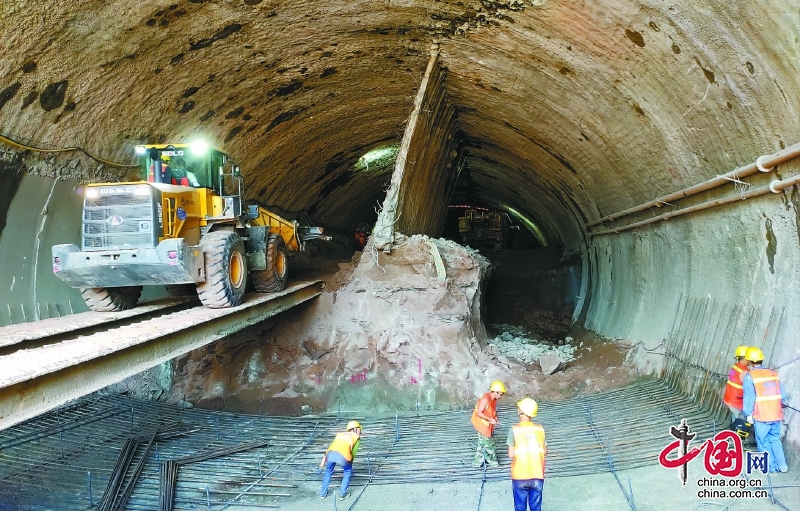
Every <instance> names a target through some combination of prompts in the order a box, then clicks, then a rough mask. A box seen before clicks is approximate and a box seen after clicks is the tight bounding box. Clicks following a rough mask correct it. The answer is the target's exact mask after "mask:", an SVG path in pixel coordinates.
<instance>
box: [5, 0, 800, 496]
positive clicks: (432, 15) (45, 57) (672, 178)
mask: <svg viewBox="0 0 800 511" xmlns="http://www.w3.org/2000/svg"><path fill="white" fill-rule="evenodd" d="M0 20H1V21H0V26H2V28H3V33H4V34H6V36H5V41H4V50H5V51H4V59H3V60H2V61H1V62H0V69H2V71H3V72H2V74H1V75H0V255H1V256H2V258H1V259H2V261H3V270H2V271H0V327H5V326H13V325H19V324H24V323H33V322H36V321H40V320H45V319H50V318H61V317H68V316H70V315H72V314H78V313H82V312H85V311H87V310H88V308H87V306H86V304H85V303H84V300H83V298H82V297H81V292H80V291H79V290H78V289H75V288H73V287H70V286H69V285H66V284H65V283H64V282H62V281H61V280H60V279H59V278H57V277H56V276H55V275H54V273H53V260H52V253H51V247H52V246H53V245H57V244H62V243H77V242H78V239H79V236H80V231H81V218H82V213H81V209H82V207H83V201H84V193H85V191H86V189H87V185H90V184H93V183H109V184H118V183H130V182H138V181H140V180H143V179H144V178H143V176H142V175H140V174H138V172H139V170H140V167H139V163H138V160H137V155H136V153H135V148H136V147H137V146H142V145H153V144H162V145H163V144H170V143H179V142H180V143H184V142H191V141H195V140H202V141H204V142H206V143H207V144H208V145H209V146H211V147H214V148H218V149H220V150H224V152H225V153H226V154H227V155H229V156H230V157H231V158H232V159H235V162H236V164H237V165H238V167H239V168H240V169H241V176H242V185H243V190H244V191H243V195H242V196H243V198H245V199H246V200H247V201H248V203H250V204H258V205H260V206H263V207H264V208H266V209H269V210H271V211H274V212H276V213H277V214H278V215H280V216H282V217H284V218H286V219H288V220H289V221H295V220H296V221H297V222H299V223H301V224H303V225H313V226H319V227H323V228H324V229H325V233H326V234H327V235H329V236H330V237H331V239H330V240H329V241H317V240H315V241H314V242H311V243H309V250H308V252H309V253H308V254H307V255H304V256H300V257H299V258H298V261H299V262H297V265H298V266H297V267H298V268H300V270H299V273H294V274H293V273H290V280H291V279H292V278H296V277H294V275H300V276H305V277H307V278H322V279H323V280H324V281H325V283H326V286H327V290H326V291H325V292H324V293H323V294H322V295H321V296H320V297H318V298H316V299H315V300H316V301H315V302H314V303H313V304H312V303H311V302H309V303H307V304H304V305H302V306H298V307H297V308H296V309H292V310H289V311H286V312H284V313H282V314H281V315H279V316H276V317H275V318H272V319H269V320H265V321H263V322H262V323H260V324H257V325H250V326H248V327H247V328H243V329H242V330H241V331H240V332H238V333H234V334H232V335H230V336H228V337H227V338H226V339H224V340H222V341H216V342H215V343H214V344H213V345H208V346H206V347H202V348H198V349H197V350H195V351H193V352H192V353H190V354H186V355H184V356H182V357H180V358H178V359H175V360H173V361H171V362H169V363H165V364H163V365H161V366H159V367H158V368H155V369H153V370H151V371H150V372H148V373H146V374H143V375H140V376H138V377H136V378H134V380H135V381H133V383H131V380H126V381H127V382H128V383H123V384H120V385H122V387H123V388H124V389H125V390H129V388H130V387H131V386H136V385H138V386H139V388H140V389H141V388H155V389H159V390H157V391H155V390H154V391H153V395H151V396H149V397H159V396H161V394H165V395H166V394H170V396H171V401H170V405H171V406H179V407H180V406H188V405H191V404H194V405H198V406H199V408H208V409H215V410H217V409H222V410H227V411H229V412H231V411H235V412H243V413H266V412H267V411H268V412H269V413H270V414H274V415H288V416H302V415H304V414H305V415H307V414H308V413H309V410H310V411H312V412H314V413H334V414H336V413H338V414H339V415H340V414H341V410H342V404H343V403H344V406H345V409H348V410H349V409H353V410H359V412H363V411H364V410H370V411H371V412H375V413H378V414H380V413H390V412H393V411H394V412H398V410H399V411H400V412H403V411H405V412H410V411H411V412H415V413H417V414H418V413H419V412H420V408H421V407H422V408H427V409H428V411H430V412H433V411H434V410H443V409H448V410H455V409H459V407H469V408H470V410H471V407H472V405H473V404H474V399H475V398H477V397H478V396H479V395H480V394H482V393H483V392H485V388H484V387H486V385H488V383H489V381H491V380H492V379H493V376H496V377H497V378H503V379H504V380H506V381H511V382H512V383H514V384H516V385H517V390H516V391H513V390H510V391H509V396H511V397H514V398H515V399H514V401H516V399H517V398H520V399H521V398H522V397H524V396H525V395H527V394H529V393H532V394H534V397H536V395H535V394H536V393H537V392H538V393H539V394H540V396H541V398H542V399H544V401H545V402H549V401H550V400H554V401H557V400H558V399H562V398H576V399H586V398H585V397H584V398H581V397H580V396H582V395H584V391H586V392H585V395H587V396H588V395H590V394H591V392H589V391H604V390H608V389H611V388H613V387H614V386H615V385H619V384H620V383H619V382H623V381H624V382H625V383H626V384H627V383H632V382H635V381H645V380H648V381H649V379H654V380H656V381H660V382H662V383H663V384H666V385H668V386H669V388H670V389H671V391H674V392H675V393H676V394H675V395H676V396H677V395H680V396H682V398H686V397H687V396H688V398H690V399H691V400H693V401H694V402H696V403H700V404H702V405H703V406H706V404H707V403H710V402H711V401H704V400H707V399H712V398H710V397H707V396H708V395H712V394H713V395H714V396H716V397H714V398H713V407H717V408H720V409H721V410H722V412H720V413H722V414H723V415H724V413H727V412H725V409H724V405H722V402H721V400H720V399H721V392H722V389H723V388H724V385H725V377H726V375H727V372H728V369H729V368H730V366H731V364H732V361H733V360H734V359H733V350H734V349H735V348H736V347H737V346H738V345H746V346H753V347H758V348H760V349H761V350H762V351H763V354H764V355H765V360H764V362H765V364H766V366H768V367H770V368H774V369H775V370H776V371H777V373H776V374H777V375H779V377H780V383H781V388H782V395H783V398H785V399H784V402H785V404H787V405H788V407H787V408H785V409H784V412H785V416H784V418H783V419H782V433H781V436H782V439H783V440H782V442H783V446H784V449H785V451H786V455H787V458H788V460H789V462H790V463H789V464H790V467H791V468H792V469H793V472H794V473H795V474H796V472H797V471H796V461H797V459H798V458H797V453H798V452H800V450H799V449H800V447H799V446H800V433H798V429H797V428H798V419H797V410H796V408H797V407H800V402H798V401H797V391H798V384H800V379H799V378H798V373H797V367H798V366H797V360H798V357H800V354H799V353H798V351H799V350H800V349H799V348H798V347H799V346H800V336H799V335H798V332H800V319H799V318H800V316H798V314H797V311H798V307H800V286H798V284H797V281H798V278H799V277H800V192H798V186H797V185H798V184H800V172H798V171H800V158H798V156H800V122H799V121H798V119H800V112H798V105H800V92H798V87H797V81H798V76H800V45H799V44H798V41H799V39H798V37H799V36H798V34H800V9H798V5H797V3H796V2H795V1H783V2H777V3H772V4H767V3H763V2H761V3H758V2H757V3H755V4H750V5H748V6H747V8H745V7H744V6H741V5H738V4H730V3H718V2H711V1H707V0H702V1H700V2H694V3H675V2H672V3H664V2H649V1H635V0H617V1H614V2H610V1H604V2H600V3H597V2H594V3H593V2H565V1H561V0H528V1H523V0H496V1H495V0H480V1H478V0H463V1H454V0H436V1H433V0H430V1H416V2H415V1H407V0H386V1H382V2H339V1H337V2H326V3H319V2H291V3H290V2H280V1H277V0H274V1H273V0H237V1H233V2H221V1H216V0H177V1H174V3H169V2H159V1H157V0H153V1H147V2H144V3H138V4H135V3H132V2H127V1H125V0H118V1H114V2H97V1H95V0H88V1H85V2H79V3H55V4H54V3H22V2H11V3H6V4H4V5H3V6H2V16H0ZM467 212H470V213H469V214H477V215H483V214H492V215H497V218H498V219H502V223H503V225H504V228H507V230H505V231H504V233H505V234H504V239H503V243H502V247H501V246H499V244H498V246H497V247H495V246H493V245H492V244H491V243H490V244H488V245H486V244H481V243H479V242H478V240H476V239H475V238H469V236H468V235H467V233H466V231H464V230H463V229H461V228H460V224H459V222H460V219H461V218H462V217H466V215H467ZM498 221H500V220H498ZM461 225H464V224H461ZM361 227H363V228H365V229H366V231H367V236H368V238H369V241H368V243H367V244H366V247H365V248H364V249H363V251H359V252H357V253H355V255H354V252H355V250H354V248H353V233H354V231H356V229H358V228H361ZM291 260H294V259H291ZM290 264H295V263H290ZM437 265H438V266H437ZM304 272H305V273H304ZM326 272H327V273H326ZM336 272H338V273H336ZM334 273H335V275H334ZM323 274H324V276H323V277H320V275H323ZM165 294H166V292H165V291H164V289H163V287H160V286H153V287H152V288H147V287H146V288H145V290H144V294H143V295H142V298H141V299H142V300H148V299H156V300H157V299H160V298H163V297H164V296H165ZM522 327H525V328H528V330H529V331H528V333H524V332H523V330H519V328H522ZM504 331H505V332H506V334H508V335H511V337H508V336H506V338H519V337H525V336H526V335H528V336H532V335H535V336H538V337H539V338H540V339H544V340H545V341H546V343H547V344H548V345H550V346H552V347H553V349H559V347H562V348H563V347H564V345H567V346H568V345H569V344H570V343H573V344H574V345H575V346H576V349H578V348H577V345H578V342H580V343H581V346H582V347H581V348H579V351H581V350H583V351H582V352H583V353H588V352H586V351H585V350H586V349H587V348H586V347H583V343H585V344H586V346H589V345H591V346H592V347H593V348H596V349H597V351H595V352H594V353H595V354H594V355H589V354H587V355H586V356H587V357H589V358H592V359H593V360H594V364H595V366H593V367H595V369H596V368H598V367H599V368H600V369H598V370H597V371H596V373H595V372H593V373H591V374H590V375H588V376H586V377H585V378H584V377H583V376H584V375H583V373H581V371H583V369H582V368H578V369H576V368H575V367H573V372H572V373H569V374H571V375H572V376H570V377H569V379H564V378H566V377H564V376H563V374H564V370H563V367H562V368H561V373H560V374H561V375H562V376H559V375H558V374H554V375H552V378H550V379H547V378H544V377H541V374H542V371H541V370H540V367H539V365H537V364H536V363H534V362H533V361H527V363H526V364H521V363H517V362H515V361H513V360H512V361H511V362H509V360H508V358H509V357H508V356H505V355H504V354H501V353H499V352H497V351H496V350H497V349H498V348H497V346H499V345H501V338H503V337H502V336H503V335H506V334H504V333H503V332H504ZM565 339H568V340H565ZM515 342H516V341H515ZM270 346H272V347H270ZM612 352H613V356H611V354H612ZM326 356H327V357H328V358H329V359H331V360H332V362H330V364H329V365H327V366H325V367H326V368H325V371H328V370H330V371H331V372H335V374H336V375H337V376H335V377H332V378H333V379H332V380H330V381H324V382H323V381H322V379H325V378H328V376H325V375H326V374H328V373H326V372H324V371H323V372H319V371H317V369H315V368H317V367H318V363H319V361H320V360H326V359H325V358H323V357H326ZM607 357H611V358H613V360H614V362H613V363H612V362H610V359H608V358H607ZM511 358H513V357H511ZM570 363H573V362H570ZM520 364H521V365H520ZM605 364H607V365H608V366H607V367H606V366H605ZM429 367H430V369H429ZM567 367H568V368H569V365H567ZM580 367H583V366H580ZM587 367H588V366H587ZM487 368H488V369H487ZM568 370H569V369H568ZM362 371H363V372H362ZM532 373H536V375H537V376H535V377H534V376H532ZM373 378H374V379H373ZM559 378H562V379H559ZM232 379H238V381H239V384H234V383H230V381H232ZM612 379H613V380H615V383H614V384H612V383H611V382H612ZM709 379H711V380H713V381H714V384H713V385H712V387H711V388H713V390H710V389H707V384H706V382H707V381H710V380H709ZM161 380H163V381H161ZM226 380H228V383H226ZM589 380H592V382H589ZM154 381H155V382H156V383H157V384H155V383H153V382H154ZM159 381H160V383H158V382H159ZM363 381H367V382H368V383H369V384H370V385H371V387H370V389H369V390H363V389H362V387H358V390H357V391H350V390H347V386H348V385H350V386H353V385H356V384H361V383H362V382H363ZM397 381H399V382H401V383H393V382H397ZM548 382H549V383H548ZM586 382H589V383H586ZM151 384H152V385H151ZM634 384H635V383H634ZM314 385H316V387H314ZM417 385H418V386H417ZM118 387H119V386H118ZM264 388H269V389H270V390H269V394H268V395H267V397H266V398H265V397H264V396H265V394H264V393H263V392H262V391H263V389H264ZM315 388H316V389H317V390H314V389H315ZM644 388H645V389H649V387H646V386H645V387H644ZM176 389H179V390H176ZM322 389H324V390H322ZM118 390H119V389H118ZM145 393H146V392H145ZM155 394H158V396H156V395H155ZM717 394H719V396H717ZM385 396H391V398H387V397H385ZM576 396H577V397H576ZM362 399H363V401H360V400H362ZM631 399H632V401H631V402H633V398H631ZM670 399H671V398H670ZM676 399H678V398H676ZM509 401H511V400H509ZM358 402H361V403H362V405H358V404H357V403H358ZM669 402H671V401H669ZM364 403H367V404H364ZM578 403H579V405H577V406H578V407H579V408H580V409H581V410H582V412H581V413H584V411H586V410H588V408H586V407H587V406H590V405H587V404H586V402H585V401H578ZM703 403H706V404H703ZM65 406H66V405H65ZM98 406H99V405H98ZM114 406H117V405H114ZM125 406H127V405H125ZM135 406H139V405H135ZM159 406H160V405H159ZM598 406H599V405H598ZM708 406H712V405H708ZM226 407H227V408H226ZM348 407H350V408H348ZM131 410H132V411H131V414H133V413H134V412H133V410H134V406H133V405H132V407H131ZM137 410H138V408H137ZM664 410H666V411H663V410H662V413H665V414H667V415H669V414H670V413H671V408H670V405H669V404H665V405H664ZM137 413H138V412H137ZM143 413H145V412H143ZM146 413H150V412H146ZM152 413H154V414H155V413H156V412H152ZM159 413H162V412H159ZM197 413H200V412H199V411H198V412H197ZM586 413H588V417H589V419H588V420H589V423H592V413H591V411H589V412H586ZM713 413H714V414H716V413H717V411H716V408H715V411H714V412H713ZM511 415H513V413H512V414H511ZM565 417H566V415H565ZM715 417H716V415H715ZM720 417H722V415H720ZM673 418H675V417H673ZM677 419H680V417H677ZM35 420H36V419H33V421H35ZM43 420H44V419H43ZM132 420H134V419H132ZM142 420H143V421H144V419H142ZM197 420H200V419H197ZM203 420H206V419H205V418H204V419H203ZM208 420H211V419H208ZM224 420H227V419H224ZM303 420H308V419H307V418H304V419H303ZM515 420H516V419H514V418H513V417H510V418H509V421H515ZM565 420H566V419H565ZM714 420H715V421H716V419H714ZM728 420H729V418H728V417H724V418H720V422H721V423H722V422H727V421H728ZM217 421H219V419H217ZM390 422H391V421H389V422H387V423H386V424H382V423H381V424H382V426H381V427H385V428H387V431H388V430H390V429H391V428H392V427H394V426H393V424H390ZM673 422H675V425H677V423H678V422H679V421H678V420H676V421H673ZM706 422H708V421H706ZM304 424H305V423H304ZM467 426H468V425H467ZM270 427H271V426H270ZM303 427H305V426H303ZM704 427H708V426H707V425H705V426H704ZM719 429H720V428H719V427H717V425H716V423H715V425H714V427H713V428H712V430H713V431H717V430H719ZM304 431H305V432H306V434H307V435H312V436H313V433H312V431H314V430H313V428H312V429H308V430H307V431H306V430H304ZM397 431H398V436H397V439H399V438H400V434H399V431H400V427H399V426H398V429H397ZM665 433H666V431H665ZM211 434H212V436H213V432H212V433H211ZM387 434H388V433H387ZM217 436H218V435H217ZM598 438H599V437H598ZM668 438H669V437H668ZM14 442H16V440H9V439H8V438H6V439H2V438H0V454H1V453H2V451H3V448H4V447H3V446H4V445H5V446H12V444H13V445H16V444H15V443H14ZM142 442H143V441H142ZM309 442H311V440H309ZM141 445H144V444H141ZM387 445H388V444H387ZM298 447H299V445H298ZM8 448H9V449H10V448H11V447H8ZM142 448H143V447H142ZM137 452H138V451H137ZM259 459H260V458H259ZM656 463H657V462H656ZM792 465H794V466H792ZM176 470H177V469H176ZM612 470H613V468H612ZM262 475H263V471H262ZM614 475H615V476H616V473H615V474H614ZM484 480H485V479H484ZM370 481H371V479H370ZM617 482H619V479H617ZM793 483H796V475H795V476H794V479H793ZM81 484H83V483H81ZM1 485H2V479H0V490H1V489H2V488H1ZM621 486H623V485H622V484H621V483H620V487H621ZM795 486H796V485H795ZM482 488H483V487H482V486H481V495H482V492H483V490H482ZM90 491H91V490H90ZM631 492H632V490H631ZM622 493H623V494H624V495H625V499H626V500H624V501H623V502H622V503H621V504H619V503H618V504H615V505H621V506H623V507H620V509H627V508H628V507H632V506H633V504H632V502H631V500H632V497H631V500H628V497H627V493H626V490H625V489H624V488H623V489H622ZM795 493H796V492H795ZM0 495H4V494H3V493H2V491H0ZM507 497H508V498H510V496H507ZM546 499H547V493H546V492H545V502H546ZM209 501H210V500H209ZM694 502H695V501H692V503H694ZM697 502H699V500H698V501H697ZM298 505H299V504H298ZM470 505H472V504H470ZM478 505H479V506H480V503H479V504H478ZM423 507H424V506H423ZM612 507H613V506H612ZM612 507H608V508H609V509H611V508H612ZM434 508H435V507H432V508H431V509H434ZM632 508H634V509H635V507H632ZM0 509H3V507H2V505H0ZM12 509H13V507H12ZM109 509H110V508H109ZM298 509H300V508H298ZM398 509H400V508H398ZM487 509H494V508H491V507H489V508H487ZM654 509H655V507H654ZM662 509H663V508H662ZM676 509H677V508H676ZM765 509H766V508H765Z"/></svg>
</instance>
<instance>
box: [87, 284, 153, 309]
mask: <svg viewBox="0 0 800 511" xmlns="http://www.w3.org/2000/svg"><path fill="white" fill-rule="evenodd" d="M81 295H83V301H84V302H86V305H87V306H88V307H89V308H90V309H92V310H93V311H95V312H116V311H124V310H128V309H132V308H133V307H134V306H135V305H136V302H138V301H139V297H140V296H142V286H130V287H89V288H85V289H81Z"/></svg>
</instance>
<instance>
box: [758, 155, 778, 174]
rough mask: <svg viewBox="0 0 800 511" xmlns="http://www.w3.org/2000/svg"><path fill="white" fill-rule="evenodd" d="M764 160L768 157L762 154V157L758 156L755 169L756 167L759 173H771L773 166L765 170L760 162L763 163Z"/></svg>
mask: <svg viewBox="0 0 800 511" xmlns="http://www.w3.org/2000/svg"><path fill="white" fill-rule="evenodd" d="M766 158H768V156H767V155H766V154H762V155H761V156H759V157H758V159H757V160H756V167H757V168H758V170H760V171H761V172H771V171H772V169H774V168H775V165H773V166H772V167H770V168H765V167H764V164H763V163H762V162H763V161H764V160H765V159H766Z"/></svg>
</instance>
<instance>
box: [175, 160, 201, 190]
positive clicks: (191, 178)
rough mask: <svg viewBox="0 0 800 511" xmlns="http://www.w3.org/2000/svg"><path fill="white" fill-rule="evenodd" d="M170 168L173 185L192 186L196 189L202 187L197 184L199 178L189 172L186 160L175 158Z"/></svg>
mask: <svg viewBox="0 0 800 511" xmlns="http://www.w3.org/2000/svg"><path fill="white" fill-rule="evenodd" d="M168 168H169V170H170V172H171V174H172V184H174V185H181V186H192V187H195V188H199V187H200V183H198V182H197V177H196V176H195V175H194V173H193V172H190V171H189V169H188V167H187V165H186V160H184V159H183V158H182V157H180V156H175V157H173V158H172V162H170V165H169V167H168Z"/></svg>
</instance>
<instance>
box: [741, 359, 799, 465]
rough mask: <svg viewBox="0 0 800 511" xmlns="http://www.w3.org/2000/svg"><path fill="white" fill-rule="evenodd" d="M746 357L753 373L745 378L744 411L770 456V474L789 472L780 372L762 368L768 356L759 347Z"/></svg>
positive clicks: (758, 440) (757, 440)
mask: <svg viewBox="0 0 800 511" xmlns="http://www.w3.org/2000/svg"><path fill="white" fill-rule="evenodd" d="M745 358H746V359H747V361H748V362H749V369H750V371H749V372H748V373H747V374H745V375H744V381H743V385H742V386H743V387H744V399H743V401H742V403H743V406H744V408H743V411H744V413H745V415H747V422H749V423H751V424H755V430H756V445H757V446H758V450H759V451H761V452H766V453H768V462H769V471H770V472H786V471H788V470H789V466H788V465H787V464H786V456H785V455H784V453H783V445H781V421H782V420H783V393H782V392H781V382H780V379H779V378H778V372H777V371H775V370H773V369H765V368H764V367H762V364H763V362H764V353H762V352H761V350H760V349H758V348H748V349H747V353H746V354H745Z"/></svg>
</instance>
